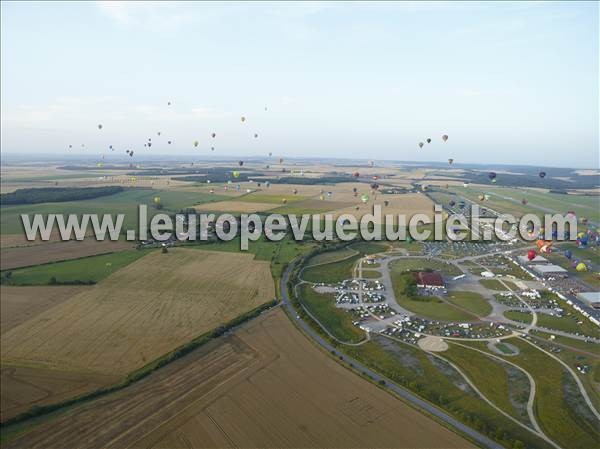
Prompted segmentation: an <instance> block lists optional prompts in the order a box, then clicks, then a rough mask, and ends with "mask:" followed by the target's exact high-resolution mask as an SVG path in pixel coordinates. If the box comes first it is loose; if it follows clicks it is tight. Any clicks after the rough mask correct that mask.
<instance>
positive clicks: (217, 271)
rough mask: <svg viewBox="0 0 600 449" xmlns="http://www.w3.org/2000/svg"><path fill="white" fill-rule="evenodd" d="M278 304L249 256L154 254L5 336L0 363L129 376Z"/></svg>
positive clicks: (262, 267) (264, 267)
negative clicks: (227, 324) (199, 338)
mask: <svg viewBox="0 0 600 449" xmlns="http://www.w3.org/2000/svg"><path fill="white" fill-rule="evenodd" d="M273 297H274V286H273V282H272V280H271V274H270V272H269V264H268V263H266V262H260V261H255V260H253V256H252V255H250V254H232V253H223V252H208V251H199V250H191V249H183V248H180V249H171V250H170V251H169V253H168V254H161V253H160V252H158V251H157V252H152V253H150V254H148V255H146V256H145V257H143V258H141V259H139V260H137V261H136V262H134V263H132V264H130V265H128V266H127V267H125V268H123V269H121V270H119V271H117V272H116V273H113V275H112V276H110V277H109V278H107V279H106V280H105V281H103V282H101V283H99V284H98V285H96V286H94V287H91V288H89V289H86V290H85V291H83V292H81V293H79V294H77V295H75V296H73V297H72V298H70V299H68V300H67V301H64V302H62V303H61V304H59V305H57V306H56V307H53V308H52V309H50V310H47V311H46V312H43V313H41V314H39V315H38V316H36V317H34V318H32V319H31V320H28V321H26V322H25V323H23V324H21V325H20V326H17V327H15V328H13V329H11V330H9V331H8V332H6V333H5V334H4V335H3V337H2V359H3V362H4V363H12V364H19V363H25V362H27V363H28V364H33V365H35V366H51V367H53V368H55V369H59V370H65V371H77V370H79V371H91V372H97V373H103V374H115V375H125V374H127V373H129V372H131V371H133V370H135V369H137V368H139V367H141V366H143V365H144V364H146V363H149V362H150V361H152V360H154V359H155V358H157V357H159V356H161V355H163V354H165V353H167V352H169V351H171V350H173V349H175V348H176V347H178V346H180V345H182V344H183V343H186V342H187V341H189V340H191V339H192V338H193V337H196V336H198V335H200V334H202V333H204V332H206V331H208V330H210V329H213V328H215V327H216V326H218V325H219V324H222V323H224V322H226V321H229V320H231V319H232V318H234V317H236V316H238V315H240V314H242V313H243V312H246V311H248V310H251V309H253V308H255V307H256V306H258V305H260V304H263V303H265V302H267V301H270V300H271V299H273ZM67 323H68V325H66V324H67Z"/></svg>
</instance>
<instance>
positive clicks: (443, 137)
mask: <svg viewBox="0 0 600 449" xmlns="http://www.w3.org/2000/svg"><path fill="white" fill-rule="evenodd" d="M442 140H443V141H444V142H446V141H447V140H448V134H444V135H443V136H442Z"/></svg>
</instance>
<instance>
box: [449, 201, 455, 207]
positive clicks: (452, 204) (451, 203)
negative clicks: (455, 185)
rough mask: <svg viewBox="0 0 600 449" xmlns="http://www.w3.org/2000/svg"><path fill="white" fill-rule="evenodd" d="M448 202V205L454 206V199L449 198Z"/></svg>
mask: <svg viewBox="0 0 600 449" xmlns="http://www.w3.org/2000/svg"><path fill="white" fill-rule="evenodd" d="M448 204H449V205H450V207H454V206H455V205H456V201H454V200H450V202H449V203H448Z"/></svg>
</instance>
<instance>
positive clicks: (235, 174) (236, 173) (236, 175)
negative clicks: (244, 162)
mask: <svg viewBox="0 0 600 449" xmlns="http://www.w3.org/2000/svg"><path fill="white" fill-rule="evenodd" d="M231 174H232V175H233V177H234V178H239V177H240V172H239V171H237V170H234V171H232V172H231Z"/></svg>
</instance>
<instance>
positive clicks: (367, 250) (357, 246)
mask: <svg viewBox="0 0 600 449" xmlns="http://www.w3.org/2000/svg"><path fill="white" fill-rule="evenodd" d="M350 248H351V249H353V250H354V251H358V252H359V253H361V254H362V255H371V254H376V253H382V252H385V251H387V250H388V249H389V246H388V245H387V244H385V243H377V242H357V243H353V244H352V245H350Z"/></svg>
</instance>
